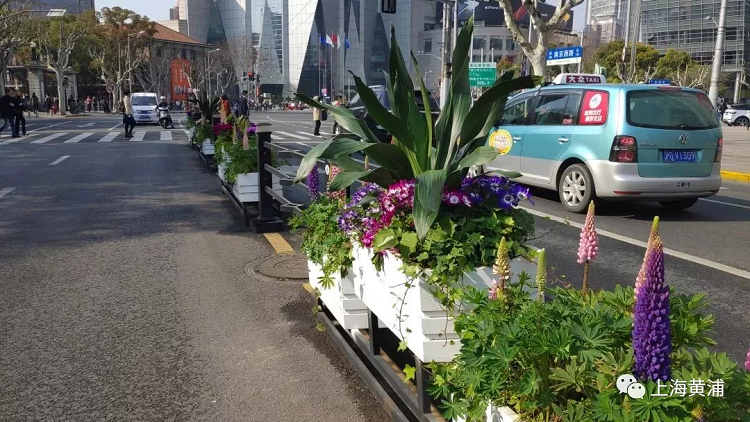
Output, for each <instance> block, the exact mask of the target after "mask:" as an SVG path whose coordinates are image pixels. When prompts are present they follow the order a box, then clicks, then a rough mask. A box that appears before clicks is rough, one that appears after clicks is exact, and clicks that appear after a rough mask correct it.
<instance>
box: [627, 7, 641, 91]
mask: <svg viewBox="0 0 750 422" xmlns="http://www.w3.org/2000/svg"><path fill="white" fill-rule="evenodd" d="M634 12H635V13H633V16H634V17H635V21H634V22H633V45H632V50H631V51H630V74H629V75H630V76H629V78H630V82H635V81H634V80H633V75H635V58H636V56H637V55H638V36H639V34H640V32H641V0H635V10H634Z"/></svg>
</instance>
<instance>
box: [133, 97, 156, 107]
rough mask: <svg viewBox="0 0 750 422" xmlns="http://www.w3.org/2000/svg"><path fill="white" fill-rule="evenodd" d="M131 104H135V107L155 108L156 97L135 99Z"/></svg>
mask: <svg viewBox="0 0 750 422" xmlns="http://www.w3.org/2000/svg"><path fill="white" fill-rule="evenodd" d="M131 104H133V105H134V106H155V105H156V97H147V96H138V97H133V98H132V100H131Z"/></svg>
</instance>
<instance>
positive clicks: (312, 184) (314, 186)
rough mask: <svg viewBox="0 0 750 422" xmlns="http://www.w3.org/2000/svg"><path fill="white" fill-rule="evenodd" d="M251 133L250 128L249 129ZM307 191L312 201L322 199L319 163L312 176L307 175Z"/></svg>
mask: <svg viewBox="0 0 750 422" xmlns="http://www.w3.org/2000/svg"><path fill="white" fill-rule="evenodd" d="M248 133H249V128H248ZM307 189H308V190H309V192H310V198H312V200H313V201H314V200H316V199H318V197H320V181H319V180H318V163H315V165H314V166H313V168H312V171H311V172H310V174H308V175H307Z"/></svg>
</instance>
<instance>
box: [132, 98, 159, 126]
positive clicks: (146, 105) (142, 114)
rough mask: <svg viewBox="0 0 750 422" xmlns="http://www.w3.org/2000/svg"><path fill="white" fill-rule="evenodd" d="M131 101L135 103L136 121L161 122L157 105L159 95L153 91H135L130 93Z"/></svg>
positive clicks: (134, 115)
mask: <svg viewBox="0 0 750 422" xmlns="http://www.w3.org/2000/svg"><path fill="white" fill-rule="evenodd" d="M130 103H131V104H132V105H133V118H134V119H135V122H136V123H159V114H158V113H157V112H156V106H157V104H159V97H158V96H157V95H156V94H154V93H153V92H134V93H132V94H130Z"/></svg>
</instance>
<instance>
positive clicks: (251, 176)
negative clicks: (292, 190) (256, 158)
mask: <svg viewBox="0 0 750 422" xmlns="http://www.w3.org/2000/svg"><path fill="white" fill-rule="evenodd" d="M273 190H275V191H279V190H281V184H280V183H279V178H278V177H276V176H273ZM232 193H234V196H236V197H237V199H238V200H239V201H240V202H258V200H259V199H260V185H259V175H258V173H242V174H238V175H237V181H236V182H235V183H234V186H232Z"/></svg>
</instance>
